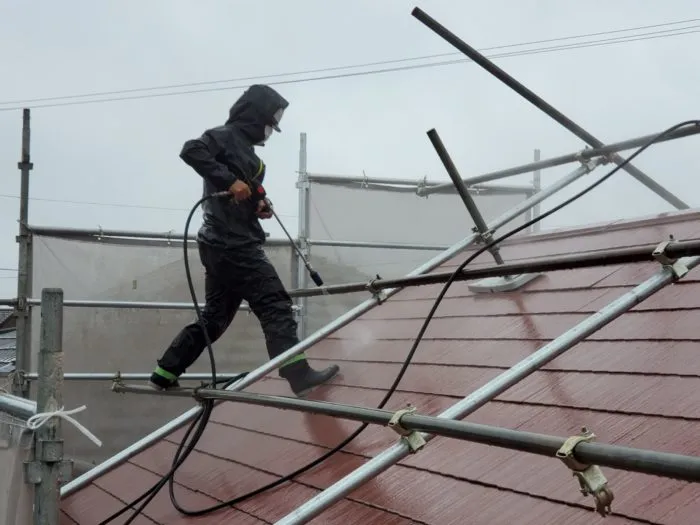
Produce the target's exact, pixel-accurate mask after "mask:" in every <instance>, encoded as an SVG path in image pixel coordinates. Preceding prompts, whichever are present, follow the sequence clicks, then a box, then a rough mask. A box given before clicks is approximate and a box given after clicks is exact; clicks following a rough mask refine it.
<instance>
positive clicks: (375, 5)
mask: <svg viewBox="0 0 700 525" xmlns="http://www.w3.org/2000/svg"><path fill="white" fill-rule="evenodd" d="M416 5H417V6H419V7H421V8H422V9H424V10H425V11H426V12H427V13H428V14H430V15H431V16H433V17H434V18H436V19H437V20H438V21H440V22H441V23H443V24H445V25H446V26H447V27H448V28H449V29H450V30H451V31H453V32H454V33H456V34H457V35H459V36H460V37H461V38H463V39H464V40H465V41H467V42H468V43H470V44H471V45H472V46H474V47H476V48H477V49H482V50H483V49H485V48H489V47H494V46H504V45H511V44H521V43H525V42H532V41H538V40H545V39H554V38H561V37H568V36H573V35H582V34H588V33H598V32H604V31H614V30H619V29H626V28H634V27H638V26H646V25H652V24H662V23H668V22H675V21H680V20H688V19H700V6H698V4H697V2H695V1H693V0H672V1H668V2H659V1H658V0H617V1H616V2H610V1H606V0H591V1H589V2H587V3H586V4H585V7H584V6H583V5H582V4H581V3H580V2H574V1H562V0H538V1H530V2H516V1H515V0H490V1H488V2H486V1H484V2H465V1H459V0H451V1H446V0H442V1H439V0H424V1H422V2H419V3H415V2H408V1H403V0H383V1H381V2H380V1H377V0H374V1H371V0H356V1H353V2H340V1H328V0H326V1H321V0H297V1H294V2H288V1H284V0H268V1H266V2H241V1H238V2H236V1H213V0H207V1H199V2H193V1H190V2H185V1H180V0H177V1H175V0H168V1H166V0H159V1H156V0H152V1H149V2H143V1H136V0H119V1H116V0H115V1H111V2H107V1H103V2H75V1H63V2H49V1H35V2H29V3H25V2H13V1H10V0H0V43H1V44H2V47H1V49H2V52H1V54H0V71H1V72H2V79H3V80H2V82H0V139H1V140H0V166H1V171H2V182H3V184H2V187H1V188H0V232H2V235H0V268H16V265H17V245H16V243H15V235H16V232H17V216H18V199H17V196H18V195H19V181H20V177H19V170H17V161H18V160H19V156H20V138H21V118H22V115H21V110H20V109H12V108H20V107H23V106H29V107H33V108H34V109H33V110H32V143H31V146H32V161H33V162H34V166H35V167H34V170H33V171H32V174H31V177H32V181H31V197H32V200H31V201H30V223H31V224H34V225H52V226H70V227H80V228H97V227H98V225H101V226H102V227H103V228H109V229H137V230H150V231H167V230H171V229H172V230H175V231H176V232H181V231H182V230H183V227H184V221H185V218H186V213H187V210H188V209H189V208H190V207H191V205H192V204H193V202H194V201H195V200H196V199H197V198H198V197H199V196H200V192H201V181H200V179H199V177H198V176H197V175H196V174H195V173H194V172H193V171H192V170H191V169H190V168H188V167H187V166H186V165H185V164H184V163H182V161H181V160H180V159H179V158H178V153H179V151H180V148H181V146H182V143H183V142H184V141H185V140H188V139H190V138H193V137H196V136H198V135H199V134H200V133H201V132H202V131H203V130H204V129H206V128H207V127H212V126H215V125H218V124H220V123H223V121H224V120H225V119H226V116H227V112H228V108H229V106H230V105H231V103H232V102H233V101H234V100H235V99H236V98H237V97H238V96H239V95H240V93H241V92H242V90H243V88H244V87H246V86H247V85H248V84H250V83H252V82H254V81H255V82H258V81H259V82H269V83H272V84H273V85H274V82H278V81H284V82H288V81H293V80H299V79H308V78H312V77H318V76H324V75H338V74H342V73H347V72H358V71H367V70H371V69H379V68H382V67H396V66H397V65H398V66H401V65H409V64H417V63H427V62H429V60H422V61H407V62H401V63H398V64H387V65H384V66H381V65H378V66H369V67H364V68H354V69H348V70H335V71H326V72H318V73H307V74H300V75H291V76H285V77H275V78H263V77H264V76H266V75H278V74H283V73H290V72H298V71H306V70H316V69H325V68H336V67H339V66H350V65H355V64H363V63H369V62H378V61H385V60H401V59H407V58H413V57H420V56H425V55H432V54H440V53H453V54H452V55H450V56H447V57H443V58H442V59H441V60H444V59H453V58H460V57H461V55H459V54H454V53H455V50H454V48H452V47H451V46H450V45H449V44H447V43H446V42H444V41H443V40H442V39H441V38H439V37H438V36H437V35H435V34H434V33H433V32H432V31H430V30H428V29H427V28H426V27H425V26H423V25H422V24H421V23H420V22H418V21H417V20H416V19H415V18H413V17H412V16H411V14H410V13H411V10H412V8H413V7H414V6H416ZM683 28H686V29H685V30H684V29H683ZM698 28H700V20H697V21H691V22H686V23H684V24H677V25H672V26H666V27H658V28H649V29H638V30H635V31H630V32H622V33H616V34H608V35H597V36H589V37H584V38H579V39H572V40H564V41H559V42H549V43H539V44H530V45H526V46H516V47H512V48H507V49H495V50H491V51H485V52H486V53H487V54H490V53H498V52H506V51H508V52H512V51H525V50H527V49H541V48H544V47H551V46H560V45H566V44H574V43H580V42H591V41H598V42H600V41H601V40H604V39H610V38H619V37H630V36H632V35H635V34H636V35H640V34H647V36H645V37H644V38H646V39H644V40H639V41H636V42H627V43H618V44H613V45H598V46H594V47H585V48H582V49H568V50H559V51H552V52H546V53H540V54H529V55H524V56H515V57H509V58H501V59H496V62H497V63H498V64H499V65H500V66H501V67H503V68H505V69H506V70H507V71H508V72H509V73H511V74H513V75H514V76H515V77H516V78H518V79H519V80H520V81H521V82H523V83H524V84H525V85H527V86H528V87H529V88H531V89H532V90H534V91H535V92H536V93H538V94H540V95H541V96H542V97H543V98H544V99H545V100H547V101H549V102H550V103H551V104H553V105H554V106H555V107H557V108H558V109H560V110H561V111H563V112H564V113H565V114H567V115H568V116H569V117H571V118H572V119H573V120H574V121H576V122H577V123H579V124H580V125H581V126H583V127H584V128H586V129H588V130H589V131H590V132H591V133H593V134H594V135H596V136H597V137H598V138H600V139H601V140H602V141H604V142H613V141H617V140H623V139H626V138H631V137H634V136H639V135H645V134H649V133H655V132H657V131H661V130H663V129H664V128H666V127H669V126H671V125H673V124H676V123H677V122H680V121H683V120H688V119H692V118H698V117H700V114H699V113H698V108H697V105H698V102H697V100H698V98H697V85H698V80H699V76H700V67H699V66H700V64H699V63H698V61H699V59H698V58H697V56H696V53H693V52H692V51H691V50H692V49H695V47H697V43H698V40H699V38H700V36H699V34H698V33H694V31H698ZM659 31H665V33H659ZM669 31H675V32H680V33H689V34H683V35H676V36H668V37H666V38H649V36H661V35H669V34H672V33H669ZM648 33H655V34H654V35H648ZM432 60H433V61H434V60H438V59H432ZM242 77H259V78H256V79H255V80H252V79H251V80H239V81H233V82H227V83H219V84H210V85H200V86H193V87H183V88H180V90H181V91H186V90H191V89H211V88H217V89H219V90H217V91H208V92H201V93H191V94H182V95H176V96H157V97H150V98H140V99H134V100H120V101H112V102H102V103H90V104H73V105H65V106H53V107H39V106H41V105H44V104H48V105H51V104H64V103H66V102H71V103H73V102H84V101H85V100H94V99H97V97H93V99H90V98H88V99H63V100H49V101H42V102H27V103H15V102H13V101H24V100H27V99H34V98H45V97H63V96H70V95H79V94H85V93H93V92H105V91H120V90H129V89H137V88H150V87H156V86H166V85H172V84H184V83H195V82H211V81H217V80H225V79H240V78H242ZM275 87H276V89H278V90H279V91H280V92H281V93H282V94H283V95H284V96H285V97H286V98H287V99H288V100H290V102H291V105H290V107H289V109H288V110H287V112H286V114H285V117H284V120H283V122H282V129H283V133H282V134H281V135H279V134H276V135H275V136H274V137H273V138H272V139H271V140H270V142H269V143H268V146H266V147H265V148H263V149H261V150H260V154H261V156H262V157H263V158H264V160H265V161H266V163H267V165H268V172H267V173H268V175H267V180H266V187H267V189H268V192H269V194H270V196H271V198H272V199H273V201H274V203H275V205H276V208H277V210H278V212H279V213H280V214H281V216H282V217H283V218H284V219H285V221H286V223H287V225H288V227H289V229H290V230H292V231H294V232H295V231H296V229H297V224H296V221H297V219H296V213H297V193H296V189H295V187H294V183H295V180H296V170H297V163H298V147H299V134H300V132H306V133H307V134H308V151H309V161H308V162H309V170H310V171H313V172H322V173H330V174H347V175H361V174H362V170H364V171H365V173H366V174H367V176H369V177H380V176H381V177H401V178H415V179H420V178H422V177H423V176H426V175H427V176H428V178H431V179H442V180H449V179H448V177H447V175H446V174H445V173H444V170H443V168H442V165H441V163H440V161H439V159H438V158H437V155H436V154H435V152H434V150H433V149H432V146H431V144H430V141H429V140H428V139H427V136H426V134H425V133H426V131H427V130H428V129H430V128H432V127H435V128H436V129H437V130H438V132H439V133H440V135H441V137H442V139H443V141H444V142H445V144H446V146H447V148H448V150H449V151H450V153H451V155H452V156H453V159H454V161H455V163H456V164H457V166H458V168H459V169H460V171H461V173H462V175H463V176H465V177H466V176H474V175H478V174H480V173H483V172H486V171H491V170H496V169H500V168H506V167H510V166H512V165H516V164H522V163H526V162H529V161H530V160H531V159H532V155H533V149H534V148H540V149H541V150H542V156H543V158H546V157H550V156H555V155H561V154H565V153H570V152H573V151H576V150H579V149H581V148H582V147H583V146H584V144H583V143H582V141H581V140H579V139H578V138H576V137H575V136H574V135H572V134H571V133H570V132H568V131H567V130H565V129H563V128H562V127H560V126H559V125H558V124H556V123H555V122H554V121H553V120H552V119H550V118H549V117H547V116H546V115H544V114H543V113H541V112H540V111H539V110H538V109H536V108H535V107H534V106H532V105H530V104H529V103H527V102H525V101H524V100H523V99H521V98H520V97H519V96H518V95H517V94H515V93H514V92H513V91H511V90H510V89H508V88H506V87H505V86H503V85H502V84H501V83H500V82H499V81H498V80H496V79H495V78H493V77H491V76H490V75H489V74H488V73H486V72H485V71H484V70H483V69H481V68H480V67H478V66H476V65H474V64H471V63H459V64H454V65H448V66H439V67H432V68H419V69H412V70H407V71H398V72H388V73H381V74H371V75H358V76H351V77H344V78H336V79H325V80H315V81H304V82H289V83H286V84H281V85H276V86H275ZM164 92H165V93H167V92H174V90H157V91H151V92H146V93H145V94H146V95H154V94H156V93H164ZM143 94H144V93H124V94H118V95H112V96H104V97H101V98H113V97H126V96H134V95H143ZM7 102H9V103H7ZM696 141H697V138H687V139H683V140H681V141H677V142H674V143H670V144H663V145H659V146H654V147H653V149H651V150H649V151H647V152H645V153H643V154H642V155H641V156H640V157H639V158H638V160H637V161H635V164H636V165H637V166H638V167H640V168H641V169H643V170H645V171H646V172H647V173H648V174H649V175H651V176H652V177H654V178H655V179H656V180H657V181H658V182H660V183H661V184H663V185H664V186H666V187H667V188H668V189H670V190H671V191H673V192H674V193H676V194H677V195H679V196H681V197H682V198H683V199H685V200H686V201H687V202H688V203H689V204H690V205H691V206H693V207H694V206H697V205H698V204H700V197H698V189H699V188H700V183H698V182H696V174H697V172H698V167H699V165H700V159H699V158H698V156H697V153H695V152H696V151H697V142H696ZM694 150H695V152H694ZM629 153H631V152H624V153H623V155H628V154H629ZM693 153H695V154H693ZM572 169H573V167H571V166H569V167H563V168H557V169H553V170H547V171H545V172H543V175H542V181H543V185H544V186H547V185H549V184H550V183H551V182H552V181H554V180H556V178H557V177H560V176H562V175H564V174H565V173H568V172H569V171H571V170H572ZM606 169H609V168H607V167H605V168H600V169H599V170H597V171H596V174H603V173H604V172H605V170H606ZM529 180H531V176H530V175H526V176H521V177H518V178H513V179H510V180H508V181H507V182H511V183H527V182H528V181H529ZM590 182H591V179H584V180H583V181H581V182H580V183H579V184H577V185H575V186H573V187H572V188H571V189H570V190H568V191H565V192H563V193H562V194H561V197H560V198H558V199H553V200H552V201H550V202H548V203H547V204H546V205H545V206H544V209H548V207H550V206H552V205H554V204H556V203H557V202H560V201H561V200H562V199H564V198H566V197H568V196H570V195H572V194H573V193H574V192H575V191H578V190H580V189H582V188H583V187H584V186H585V185H586V184H587V183H590ZM47 199H48V200H47ZM164 208H167V209H164ZM354 208H356V207H354ZM670 209H671V208H670V206H669V205H668V204H666V203H665V202H664V201H662V200H661V199H660V198H659V197H657V196H655V195H654V194H652V193H651V192H650V191H649V190H647V189H646V188H645V187H643V186H641V185H640V184H639V183H638V182H636V181H635V180H634V179H632V178H631V177H630V176H629V175H627V174H626V173H624V172H620V173H618V174H617V175H616V176H615V177H614V179H613V180H610V181H608V182H606V183H605V184H604V185H602V186H600V187H599V188H597V189H596V190H594V192H592V193H591V194H589V195H587V196H586V197H585V198H584V199H583V200H581V201H580V202H577V203H575V204H574V205H572V206H570V207H569V208H567V209H565V210H563V211H561V212H560V213H558V214H556V215H555V216H553V217H551V218H550V219H548V220H546V221H545V222H544V223H543V227H545V228H549V227H559V226H567V225H576V224H584V223H589V222H599V221H605V220H609V219H615V218H618V217H623V218H625V217H633V216H639V215H649V214H654V213H659V212H663V211H669V210H670ZM360 213H361V209H348V217H352V215H353V214H360ZM386 217H387V220H391V210H387V211H386ZM267 224H268V229H269V231H270V232H271V234H272V236H273V237H278V236H280V233H281V232H280V230H279V228H277V227H276V225H275V224H273V223H272V222H271V221H270V222H268V223H267ZM388 240H390V239H388ZM426 242H429V239H426ZM15 293H16V289H15V282H14V278H13V273H12V272H8V271H0V297H12V296H14V295H15ZM37 293H38V292H37Z"/></svg>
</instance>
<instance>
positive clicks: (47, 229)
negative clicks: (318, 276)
mask: <svg viewBox="0 0 700 525" xmlns="http://www.w3.org/2000/svg"><path fill="white" fill-rule="evenodd" d="M29 231H30V232H31V233H32V234H34V235H43V236H45V237H59V238H60V237H67V238H72V239H81V238H96V239H97V240H99V239H101V238H109V237H118V238H124V239H152V240H159V241H171V242H182V241H183V239H184V234H183V233H174V232H146V231H137V230H103V229H90V228H66V227H54V226H29ZM196 239H197V237H196V235H188V236H187V242H192V243H194V242H196ZM265 244H266V245H269V246H289V241H288V240H287V239H267V240H266V241H265Z"/></svg>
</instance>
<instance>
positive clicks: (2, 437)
mask: <svg viewBox="0 0 700 525" xmlns="http://www.w3.org/2000/svg"><path fill="white" fill-rule="evenodd" d="M7 390H9V383H0V391H7ZM32 435H33V433H32V432H31V431H28V430H27V429H26V425H25V422H24V421H23V420H21V419H18V418H16V417H14V416H12V415H10V414H8V413H6V412H3V410H2V407H0V523H2V524H3V525H24V524H25V523H31V522H32V505H33V497H34V492H33V489H32V487H31V485H28V484H27V483H26V482H25V478H24V465H23V464H24V462H25V461H30V460H31V451H32Z"/></svg>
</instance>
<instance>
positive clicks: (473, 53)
mask: <svg viewBox="0 0 700 525" xmlns="http://www.w3.org/2000/svg"><path fill="white" fill-rule="evenodd" d="M411 14H412V15H413V16H414V17H415V18H417V19H418V20H419V21H420V22H422V23H423V24H424V25H425V26H427V27H428V28H429V29H432V30H433V32H435V33H436V34H437V35H438V36H440V37H442V38H443V39H444V40H446V41H447V42H448V43H450V44H452V45H453V46H454V47H455V48H456V49H458V50H459V51H461V52H462V53H464V54H465V55H466V56H467V57H469V58H470V59H471V60H473V61H474V63H476V64H478V65H480V66H481V67H482V68H484V69H485V70H486V71H488V72H489V73H491V74H492V75H493V76H494V77H496V78H497V79H498V80H500V81H501V82H503V83H504V84H506V85H507V86H508V87H509V88H511V89H512V90H513V91H515V92H516V93H518V94H519V95H520V96H522V97H523V98H525V99H526V100H527V101H528V102H530V103H531V104H533V105H534V106H535V107H537V108H538V109H540V110H542V111H543V112H544V113H546V114H547V115H549V116H550V117H552V118H553V119H554V120H556V121H557V122H558V123H559V124H561V125H562V126H564V127H565V128H566V129H568V130H569V131H571V132H572V133H573V134H574V135H576V136H577V137H579V138H580V139H582V140H584V141H585V142H587V143H588V144H590V145H591V146H592V147H594V148H600V147H603V145H604V144H603V143H602V142H601V141H600V140H598V139H597V138H596V137H594V136H593V135H591V134H590V133H589V132H588V131H586V130H585V129H583V128H582V127H581V126H579V125H578V124H576V123H575V122H574V121H573V120H571V119H570V118H569V117H567V116H566V115H564V114H563V113H562V112H561V111H559V110H558V109H556V108H555V107H554V106H552V105H551V104H549V103H547V102H546V101H545V100H544V99H543V98H542V97H540V96H539V95H537V94H536V93H534V92H533V91H531V90H530V89H528V88H527V87H525V86H524V85H523V84H521V83H520V82H518V81H517V80H516V79H515V78H513V77H512V76H511V75H509V74H508V73H506V72H505V71H504V70H503V69H501V68H500V67H498V66H497V65H496V64H494V63H493V62H491V61H490V60H489V59H488V58H486V57H485V56H484V55H482V54H481V53H479V52H478V51H477V50H476V49H474V48H473V47H471V46H470V45H469V44H467V43H466V42H464V41H463V40H462V39H460V38H459V37H458V36H457V35H455V34H454V33H452V32H451V31H449V30H448V29H447V28H446V27H444V26H443V25H441V24H440V23H439V22H438V21H437V20H435V19H434V18H432V17H431V16H430V15H428V14H427V13H426V12H425V11H423V10H421V9H420V8H419V7H416V8H414V9H413V11H411ZM610 159H611V160H612V161H613V162H615V163H616V164H618V165H620V164H621V163H622V162H624V161H625V159H623V158H622V157H621V156H620V155H618V154H617V153H613V154H611V155H610ZM622 169H624V170H625V171H627V172H628V173H629V174H630V175H632V176H633V177H634V178H636V179H637V180H638V181H639V182H641V183H642V184H644V185H645V186H646V187H647V188H649V189H650V190H652V191H653V192H655V193H656V194H657V195H659V196H660V197H662V198H663V199H665V200H666V201H667V202H669V203H670V204H672V205H673V206H675V207H676V208H678V209H687V208H689V206H688V205H687V204H686V203H685V202H683V201H682V200H680V199H679V198H678V197H676V196H675V195H673V194H672V193H671V192H669V191H668V190H667V189H666V188H664V187H663V186H661V185H660V184H658V183H657V182H656V181H654V180H653V179H652V178H651V177H649V176H648V175H647V174H645V173H643V172H642V171H641V170H639V169H638V168H635V167H634V166H633V165H632V164H629V163H628V164H626V165H625V166H624V167H623V168H622Z"/></svg>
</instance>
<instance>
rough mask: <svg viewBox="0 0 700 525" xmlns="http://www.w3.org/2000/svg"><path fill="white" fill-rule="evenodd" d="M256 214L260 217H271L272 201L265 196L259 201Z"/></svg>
mask: <svg viewBox="0 0 700 525" xmlns="http://www.w3.org/2000/svg"><path fill="white" fill-rule="evenodd" d="M255 215H257V216H258V218H259V219H269V218H270V217H272V203H271V202H270V201H269V199H267V198H264V199H262V200H259V201H258V209H257V211H256V212H255Z"/></svg>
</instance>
